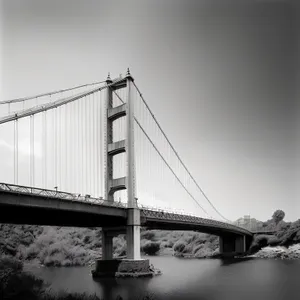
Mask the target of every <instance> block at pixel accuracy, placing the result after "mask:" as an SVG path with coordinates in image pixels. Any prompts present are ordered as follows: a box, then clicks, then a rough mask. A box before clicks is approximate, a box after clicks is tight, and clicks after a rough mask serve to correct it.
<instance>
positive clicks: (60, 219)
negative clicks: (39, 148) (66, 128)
mask: <svg viewBox="0 0 300 300" xmlns="http://www.w3.org/2000/svg"><path fill="white" fill-rule="evenodd" d="M129 210H130V208H127V205H126V203H121V202H114V201H107V200H103V199H96V198H91V197H84V196H80V195H76V194H72V193H66V192H61V191H56V190H45V189H39V188H32V187H27V186H18V185H12V184H6V183H0V222H1V223H12V224H31V225H49V226H70V227H102V228H106V230H109V231H110V232H111V234H112V233H113V235H116V234H119V233H125V232H126V226H127V220H128V217H129V213H128V212H129ZM139 215H140V220H139V222H140V226H144V227H146V228H147V229H161V230H189V231H198V232H203V233H208V234H214V235H217V236H219V237H221V239H220V241H222V242H223V243H224V239H225V240H231V242H232V240H236V239H239V238H242V239H245V245H243V247H238V248H239V250H243V251H238V252H244V251H245V250H246V248H248V247H247V246H249V245H248V244H249V241H251V238H252V236H253V233H252V232H250V231H248V230H247V229H244V228H242V227H238V226H235V225H232V224H229V223H225V222H221V221H217V220H213V219H206V218H200V217H196V216H191V215H183V214H176V213H173V212H168V211H163V210H156V209H154V208H153V209H151V208H147V209H145V208H144V207H140V208H139ZM243 243H244V241H243ZM225 244H226V243H225ZM235 248H236V247H231V248H230V249H228V250H233V251H234V250H235ZM226 249H227V248H226V246H225V250H226ZM225 252H228V251H225ZM229 252H230V251H229Z"/></svg>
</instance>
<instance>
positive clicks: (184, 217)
mask: <svg viewBox="0 0 300 300" xmlns="http://www.w3.org/2000/svg"><path fill="white" fill-rule="evenodd" d="M139 208H140V209H141V210H142V215H143V216H145V217H148V218H149V217H150V218H151V217H153V218H162V219H169V220H178V221H184V222H189V223H201V224H208V225H210V226H215V227H224V228H227V229H232V230H237V228H239V231H242V232H244V233H247V234H249V233H250V231H249V230H247V229H245V228H243V227H240V226H236V225H234V224H232V223H229V222H223V221H218V220H215V219H213V218H201V217H199V216H196V215H193V214H186V213H182V212H180V213H178V212H176V211H174V210H166V209H162V208H157V207H156V208H155V207H150V206H145V205H139Z"/></svg>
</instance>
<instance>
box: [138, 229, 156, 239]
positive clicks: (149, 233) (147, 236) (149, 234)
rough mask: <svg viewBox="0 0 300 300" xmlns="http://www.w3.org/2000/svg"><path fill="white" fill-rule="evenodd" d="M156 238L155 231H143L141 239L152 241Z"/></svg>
mask: <svg viewBox="0 0 300 300" xmlns="http://www.w3.org/2000/svg"><path fill="white" fill-rule="evenodd" d="M154 237H155V233H154V232H153V231H148V230H147V231H143V232H142V233H141V238H143V239H146V240H150V241H152V240H153V239H154Z"/></svg>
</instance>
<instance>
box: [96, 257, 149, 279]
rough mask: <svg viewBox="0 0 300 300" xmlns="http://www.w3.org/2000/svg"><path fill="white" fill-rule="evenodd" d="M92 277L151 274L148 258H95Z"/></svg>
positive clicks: (143, 275)
mask: <svg viewBox="0 0 300 300" xmlns="http://www.w3.org/2000/svg"><path fill="white" fill-rule="evenodd" d="M92 275H93V277H94V278H103V277H146V276H149V277H150V276H153V275H154V272H153V270H151V267H150V264H149V260H148V259H139V260H137V259H112V260H101V259H100V260H97V261H96V266H95V270H93V271H92Z"/></svg>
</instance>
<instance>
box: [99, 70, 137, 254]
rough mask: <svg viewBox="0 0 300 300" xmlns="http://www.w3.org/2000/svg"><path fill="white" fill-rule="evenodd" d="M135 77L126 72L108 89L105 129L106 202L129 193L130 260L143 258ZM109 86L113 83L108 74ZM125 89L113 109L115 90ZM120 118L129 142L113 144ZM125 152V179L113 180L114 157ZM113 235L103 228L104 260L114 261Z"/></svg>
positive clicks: (128, 231)
mask: <svg viewBox="0 0 300 300" xmlns="http://www.w3.org/2000/svg"><path fill="white" fill-rule="evenodd" d="M133 80H134V79H133V77H132V76H131V74H130V71H129V69H128V70H127V74H126V77H125V78H124V79H123V80H121V81H119V82H118V83H116V84H113V85H111V86H110V87H109V88H107V92H106V101H105V104H106V107H105V108H106V109H105V111H106V124H105V126H104V127H105V128H104V134H105V136H104V146H105V151H104V161H105V163H104V166H105V171H104V172H105V174H104V178H105V199H107V200H109V201H114V193H115V192H116V191H118V190H124V189H126V190H127V216H128V217H127V226H126V240H127V259H133V260H139V259H140V211H139V209H138V207H137V202H136V186H135V184H136V174H135V155H134V98H133V97H132V91H133ZM106 83H107V84H108V85H110V84H112V80H111V79H110V76H109V75H108V77H107V80H106ZM121 88H126V90H127V93H126V98H127V99H126V103H124V104H122V105H119V106H117V107H113V91H114V90H118V89H121ZM121 117H125V118H126V139H125V140H121V141H116V142H113V122H114V121H115V120H117V119H119V118H121ZM123 152H125V153H126V176H125V177H122V178H114V177H113V157H114V156H115V155H117V154H120V153H123ZM113 232H114V231H112V230H111V229H109V228H103V229H102V259H103V260H110V259H112V249H113V247H112V239H113Z"/></svg>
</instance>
